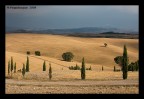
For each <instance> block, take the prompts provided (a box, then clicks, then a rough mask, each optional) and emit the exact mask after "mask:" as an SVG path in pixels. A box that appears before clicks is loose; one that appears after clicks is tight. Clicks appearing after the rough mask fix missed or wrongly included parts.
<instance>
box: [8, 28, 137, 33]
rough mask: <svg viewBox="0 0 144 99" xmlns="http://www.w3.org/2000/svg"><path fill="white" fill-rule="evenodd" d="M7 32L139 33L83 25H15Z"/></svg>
mask: <svg viewBox="0 0 144 99" xmlns="http://www.w3.org/2000/svg"><path fill="white" fill-rule="evenodd" d="M6 32H15V33H48V34H52V33H53V34H70V33H93V34H98V33H103V32H117V33H130V34H138V31H134V30H124V29H117V28H101V27H83V28H72V29H21V28H15V27H6Z"/></svg>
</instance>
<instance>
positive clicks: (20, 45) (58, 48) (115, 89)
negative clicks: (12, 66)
mask: <svg viewBox="0 0 144 99" xmlns="http://www.w3.org/2000/svg"><path fill="white" fill-rule="evenodd" d="M104 42H107V43H108V47H107V48H105V47H101V46H103V43H104ZM125 43H126V44H127V48H128V55H129V58H130V61H136V60H137V59H138V40H136V39H110V38H109V39H106V38H76V37H65V36H58V35H45V34H41V35H40V34H6V66H5V67H6V72H5V73H6V76H7V65H8V61H9V60H10V58H11V56H13V59H14V62H16V63H17V70H18V69H21V68H22V64H23V63H25V62H26V57H27V55H26V51H31V52H32V54H33V53H34V51H36V50H40V51H41V53H42V56H34V55H30V56H29V60H30V72H28V73H26V75H25V78H23V77H22V74H21V73H18V72H17V73H15V74H13V79H6V93H8V94H11V93H42V94H51V93H57V94H61V93H70V94H75V93H80V94H87V93H92V94H101V93H103V94H104V93H135V94H137V93H138V87H139V84H138V83H139V82H138V81H139V73H138V72H128V79H127V80H123V79H122V72H113V66H114V65H115V66H116V68H120V67H119V66H118V65H117V64H115V63H114V61H113V58H114V57H116V56H119V55H122V52H123V44H125ZM66 51H71V52H73V53H74V55H75V57H74V59H73V61H72V62H65V61H62V58H61V55H62V53H64V52H66ZM82 57H85V61H86V67H87V68H88V67H90V66H91V67H92V71H88V70H87V71H86V80H84V81H81V74H80V71H79V70H69V69H68V67H69V66H75V65H76V64H78V66H81V59H82ZM42 59H43V60H47V61H46V65H47V71H45V72H43V71H42V64H43V60H42ZM49 63H51V65H52V74H53V77H52V80H51V81H50V80H49V78H48V68H49ZM102 66H103V67H104V71H102V70H101V67H102Z"/></svg>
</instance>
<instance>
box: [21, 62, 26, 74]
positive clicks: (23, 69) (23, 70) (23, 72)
mask: <svg viewBox="0 0 144 99" xmlns="http://www.w3.org/2000/svg"><path fill="white" fill-rule="evenodd" d="M25 72H26V69H25V64H23V68H22V75H23V77H24V76H25Z"/></svg>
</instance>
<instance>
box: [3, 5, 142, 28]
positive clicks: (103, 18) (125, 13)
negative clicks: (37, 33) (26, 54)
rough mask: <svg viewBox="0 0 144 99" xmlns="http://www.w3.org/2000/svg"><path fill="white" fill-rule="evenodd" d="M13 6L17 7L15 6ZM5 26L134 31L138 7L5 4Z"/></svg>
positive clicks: (136, 24)
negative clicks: (110, 28) (100, 28)
mask: <svg viewBox="0 0 144 99" xmlns="http://www.w3.org/2000/svg"><path fill="white" fill-rule="evenodd" d="M16 7H17V8H16ZM5 14H6V19H5V22H6V26H9V27H19V28H29V29H64V28H80V27H112V28H120V29H121V28H122V29H132V30H138V28H139V27H138V24H139V23H138V22H139V19H138V18H139V7H138V6H132V5H130V6H125V5H123V6H118V5H117V6H110V5H108V6H100V5H93V6H92V5H89V6H88V5H79V6H76V5H73V6H72V5H69V6H65V5H59V6H57V5H47V6H38V5H37V6H34V5H33V6H30V5H25V6H23V5H18V6H16V5H14V6H12V5H10V6H9V5H7V6H5Z"/></svg>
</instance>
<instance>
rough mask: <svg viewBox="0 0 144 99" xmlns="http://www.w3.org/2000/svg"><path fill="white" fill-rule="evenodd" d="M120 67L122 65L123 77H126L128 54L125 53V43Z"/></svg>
mask: <svg viewBox="0 0 144 99" xmlns="http://www.w3.org/2000/svg"><path fill="white" fill-rule="evenodd" d="M122 67H123V79H127V75H128V55H127V48H126V45H124V50H123V61H122Z"/></svg>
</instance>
